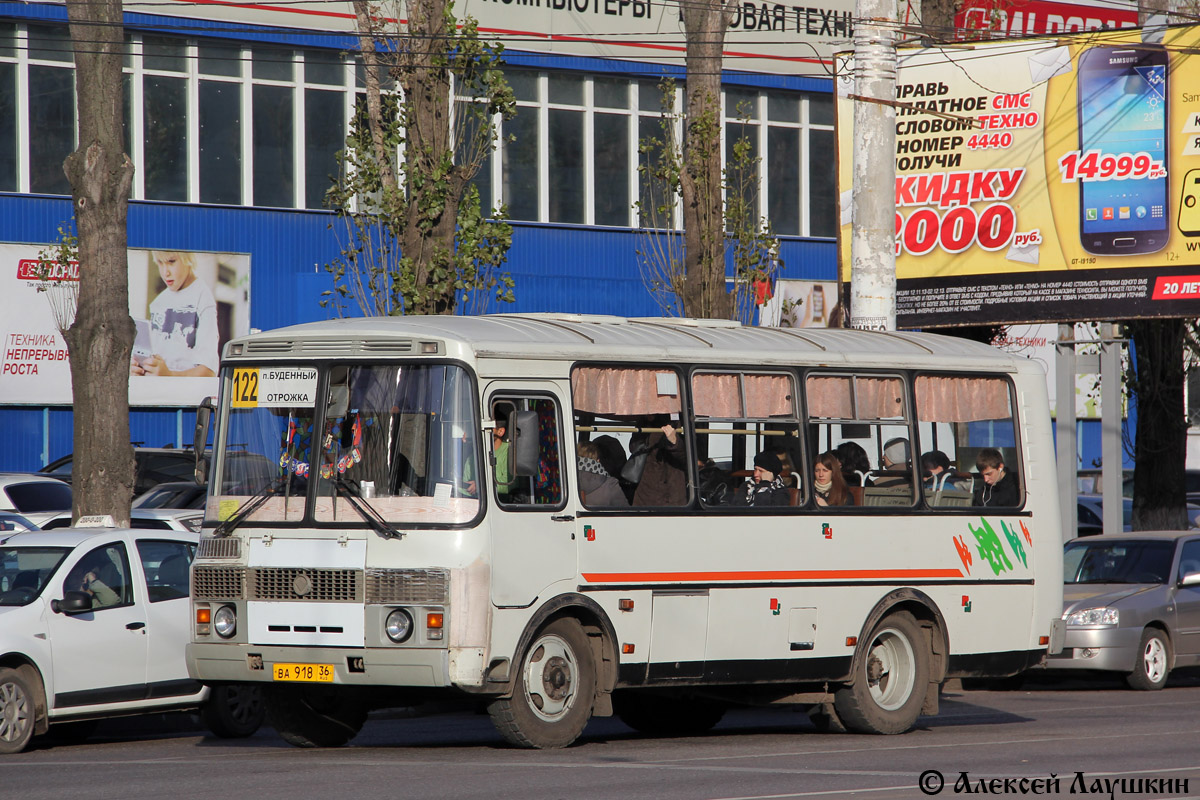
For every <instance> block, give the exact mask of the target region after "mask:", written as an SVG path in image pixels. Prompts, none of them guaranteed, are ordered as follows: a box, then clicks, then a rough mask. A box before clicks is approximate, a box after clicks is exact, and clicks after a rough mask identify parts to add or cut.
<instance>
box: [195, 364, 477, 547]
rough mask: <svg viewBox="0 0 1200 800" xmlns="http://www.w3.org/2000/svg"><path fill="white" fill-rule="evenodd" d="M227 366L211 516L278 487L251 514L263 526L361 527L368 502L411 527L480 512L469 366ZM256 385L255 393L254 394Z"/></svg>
mask: <svg viewBox="0 0 1200 800" xmlns="http://www.w3.org/2000/svg"><path fill="white" fill-rule="evenodd" d="M227 373H228V374H227V376H226V377H227V379H228V380H229V381H230V384H229V386H230V391H228V392H227V395H228V396H229V398H230V399H229V401H228V407H227V409H226V413H227V414H228V418H227V421H226V424H225V426H224V442H223V446H222V447H221V448H219V449H220V451H221V452H222V454H223V458H222V461H221V465H220V487H221V489H220V493H219V494H217V493H214V495H213V498H212V499H211V500H210V502H209V514H208V517H209V518H210V519H213V520H216V521H223V520H227V519H229V518H230V517H231V516H233V515H234V514H235V513H237V511H238V509H239V508H240V507H241V506H242V504H243V503H245V502H247V501H248V500H249V499H250V498H252V497H254V496H255V495H256V494H259V493H262V492H264V491H269V492H270V494H271V496H270V498H268V499H267V501H266V502H264V503H262V504H261V505H260V506H258V507H257V508H256V509H255V510H254V511H253V513H252V514H250V515H249V518H248V520H249V521H251V522H252V523H254V524H259V523H289V522H290V523H295V522H301V521H315V522H325V523H331V522H336V523H338V524H344V525H347V526H361V525H364V524H366V521H365V520H364V519H363V516H362V512H361V511H360V510H359V507H361V506H362V505H363V504H367V505H369V506H371V508H372V509H373V510H374V512H375V513H376V514H378V515H379V516H380V517H381V518H382V519H384V520H386V521H387V522H389V523H400V524H409V525H412V524H435V525H436V524H461V523H465V522H469V521H471V520H472V519H474V518H475V516H476V515H477V514H478V512H479V500H478V497H479V485H480V481H479V476H480V458H479V452H480V450H479V448H480V444H479V425H478V423H476V422H474V420H475V419H476V414H475V411H474V406H473V402H472V394H473V390H472V386H471V378H470V376H469V374H468V373H467V372H466V371H465V370H464V369H462V368H461V367H457V366H453V365H444V364H421V365H407V364H387V365H378V364H376V365H370V364H361V365H355V364H346V363H344V362H343V363H339V364H337V365H335V366H329V367H322V368H312V367H295V368H292V367H289V368H286V369H284V368H274V367H272V368H267V367H240V366H239V367H233V368H231V369H228V370H227ZM255 373H257V376H258V377H257V381H254V380H253V378H254V374H255ZM322 373H323V374H322ZM280 378H282V379H284V380H285V381H287V380H290V381H291V383H290V384H289V385H283V383H280V382H279V380H278V379H280ZM272 381H275V382H274V383H273V382H272ZM247 385H255V386H256V390H257V394H256V395H254V396H253V397H251V396H249V395H247V394H246V386H247ZM318 386H320V387H321V388H320V389H319V390H318ZM234 453H236V454H237V455H238V457H237V458H234V457H232V455H231V454H234ZM248 467H253V468H252V469H251V468H248Z"/></svg>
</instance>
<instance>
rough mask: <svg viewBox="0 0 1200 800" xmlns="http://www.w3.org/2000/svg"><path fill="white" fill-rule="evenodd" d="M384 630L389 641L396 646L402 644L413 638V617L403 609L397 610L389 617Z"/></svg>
mask: <svg viewBox="0 0 1200 800" xmlns="http://www.w3.org/2000/svg"><path fill="white" fill-rule="evenodd" d="M383 630H384V632H385V633H387V637H388V638H389V639H391V640H392V641H393V642H395V643H396V644H400V643H401V642H404V641H406V640H407V639H408V637H409V636H412V631H413V620H412V617H411V616H409V613H408V612H407V611H405V610H404V609H403V608H397V609H396V610H395V611H393V612H392V613H390V614H388V615H387V620H386V621H385V622H384V624H383Z"/></svg>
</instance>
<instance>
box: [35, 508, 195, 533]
mask: <svg viewBox="0 0 1200 800" xmlns="http://www.w3.org/2000/svg"><path fill="white" fill-rule="evenodd" d="M203 523H204V509H196V508H133V509H130V511H129V527H131V528H137V529H139V530H169V531H191V532H192V533H199V532H200V526H201V525H202V524H203ZM40 527H41V529H42V530H44V531H53V530H59V529H61V528H69V527H71V512H70V511H64V512H61V513H59V514H55V515H53V516H51V517H50V518H49V519H47V520H46V521H45V522H43V523H42V524H41V526H40ZM91 527H96V525H95V524H93V525H91ZM108 527H110V528H111V527H113V525H112V524H111V522H110V523H109V524H108Z"/></svg>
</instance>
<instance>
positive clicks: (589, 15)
mask: <svg viewBox="0 0 1200 800" xmlns="http://www.w3.org/2000/svg"><path fill="white" fill-rule="evenodd" d="M731 5H732V6H733V8H732V11H733V20H732V22H731V24H730V27H729V30H728V32H727V33H726V35H725V51H724V55H725V68H726V69H738V70H747V71H751V72H766V73H769V74H782V75H791V74H796V75H809V76H814V77H820V78H825V77H827V76H828V72H827V69H828V65H829V63H831V62H832V58H833V53H834V52H835V51H837V50H840V49H844V48H845V47H847V46H848V45H849V44H850V42H851V40H852V38H853V35H854V33H853V17H854V0H806V2H801V3H788V4H784V3H762V2H738V3H733V4H731ZM124 7H125V10H126V11H129V12H132V13H138V12H142V13H144V12H145V10H146V7H145V5H144V4H141V3H136V4H135V3H132V2H128V1H127V2H125V3H124ZM381 9H382V10H381V11H380V12H379V13H382V14H384V15H386V16H388V17H389V18H393V19H401V20H403V19H404V18H405V16H406V13H407V12H406V9H405V7H404V4H403V3H402V2H395V3H385V4H383V5H382V6H381ZM154 13H155V14H165V15H177V16H182V17H187V18H190V19H208V20H211V21H212V22H214V23H216V24H217V25H226V26H229V27H230V28H231V29H232V32H233V35H234V36H235V37H236V36H237V35H238V34H241V33H244V32H245V25H246V24H251V25H267V26H275V27H280V26H282V27H292V28H298V29H306V30H319V31H321V32H328V33H343V34H350V33H353V32H354V25H355V23H354V8H353V5H352V4H351V3H350V2H340V1H339V0H333V2H329V1H327V0H299V1H298V2H288V3H277V4H266V3H233V2H209V3H196V2H194V0H166V2H162V3H156V4H155V5H154ZM454 13H455V15H456V16H458V17H460V18H461V17H467V16H470V17H474V18H475V19H476V20H477V21H478V22H479V34H480V36H481V37H482V38H484V39H489V40H490V39H494V40H499V41H501V42H503V43H504V45H505V47H507V48H509V49H512V50H526V51H534V52H538V53H548V54H553V55H575V56H587V57H592V58H618V59H632V60H636V61H642V62H649V63H651V64H673V65H676V66H682V65H683V61H684V55H685V52H686V50H687V47H686V42H685V40H684V35H683V23H682V22H681V20H680V14H679V3H678V2H677V0H458V2H456V3H455V4H454Z"/></svg>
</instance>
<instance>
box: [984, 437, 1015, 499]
mask: <svg viewBox="0 0 1200 800" xmlns="http://www.w3.org/2000/svg"><path fill="white" fill-rule="evenodd" d="M975 466H976V468H977V469H978V470H979V474H980V475H981V476H982V477H983V483H981V484H980V485H978V486H976V487H975V505H977V506H988V507H992V506H995V507H1004V506H1008V507H1012V506H1016V505H1019V504H1020V502H1021V487H1020V486H1019V485H1017V476H1016V475H1014V474H1012V473H1011V472H1009V471H1008V469H1007V468H1006V467H1005V466H1004V456H1003V455H1002V454H1001V453H1000V451H999V450H997V449H996V448H994V447H985V448H984V449H982V450H980V451H979V455H977V456H976V457H975Z"/></svg>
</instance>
